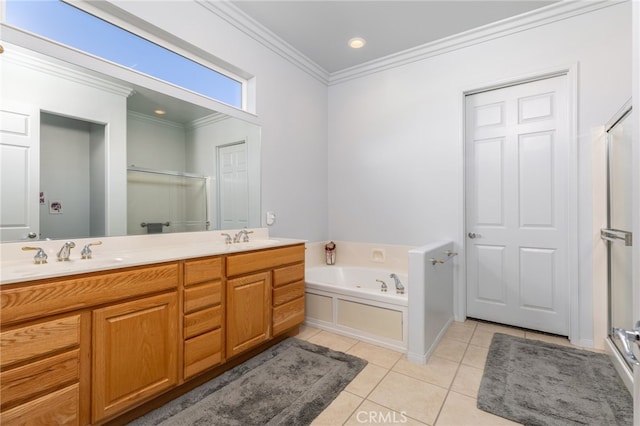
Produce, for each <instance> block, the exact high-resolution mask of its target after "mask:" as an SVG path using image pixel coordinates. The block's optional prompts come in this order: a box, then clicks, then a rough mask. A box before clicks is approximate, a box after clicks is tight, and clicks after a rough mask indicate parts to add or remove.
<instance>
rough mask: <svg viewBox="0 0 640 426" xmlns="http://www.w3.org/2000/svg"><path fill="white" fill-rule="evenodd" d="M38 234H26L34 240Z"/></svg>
mask: <svg viewBox="0 0 640 426" xmlns="http://www.w3.org/2000/svg"><path fill="white" fill-rule="evenodd" d="M37 236H38V234H36V233H35V232H29V234H27V237H29V238H31V239H34V238H35V237H37Z"/></svg>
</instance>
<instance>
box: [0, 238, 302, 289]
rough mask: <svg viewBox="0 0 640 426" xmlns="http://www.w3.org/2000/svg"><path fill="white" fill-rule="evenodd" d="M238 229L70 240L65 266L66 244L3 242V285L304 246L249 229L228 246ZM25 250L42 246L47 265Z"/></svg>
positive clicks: (0, 268) (0, 272)
mask: <svg viewBox="0 0 640 426" xmlns="http://www.w3.org/2000/svg"><path fill="white" fill-rule="evenodd" d="M238 231H239V230H224V231H205V232H188V233H180V234H153V235H136V236H126V237H102V238H78V239H70V240H69V241H73V242H74V243H75V245H76V246H75V248H73V249H71V256H70V257H69V259H70V260H69V261H65V262H59V261H58V260H57V259H56V254H57V253H58V250H60V248H61V247H62V245H63V244H64V242H65V241H66V240H56V241H24V242H16V243H3V244H0V285H2V284H11V283H19V282H24V281H32V280H39V279H44V278H54V277H62V276H67V275H75V274H83V273H88V272H95V271H107V270H112V269H119V268H126V267H129V266H140V265H148V264H153V263H161V262H170V261H177V260H183V259H189V258H196V257H203V256H214V255H221V254H231V253H239V252H244V251H251V250H259V249H265V248H272V247H282V246H288V245H292V244H301V243H304V242H305V241H304V240H297V239H290V238H270V237H269V232H268V229H266V228H255V229H249V231H253V232H252V233H251V234H250V235H249V242H248V243H234V244H225V238H224V236H222V235H221V233H222V232H226V233H228V234H230V235H231V236H232V237H233V236H234V235H235V234H236V233H237V232H238ZM97 241H101V242H102V244H101V245H96V246H92V247H91V250H92V252H93V256H92V258H91V259H81V256H80V252H81V251H82V248H83V247H84V246H85V244H89V243H93V242H97ZM25 246H30V247H41V248H42V249H43V250H44V251H45V252H46V253H47V255H48V261H47V263H45V264H41V265H37V264H35V263H34V261H33V256H34V255H35V254H36V251H23V250H22V247H25Z"/></svg>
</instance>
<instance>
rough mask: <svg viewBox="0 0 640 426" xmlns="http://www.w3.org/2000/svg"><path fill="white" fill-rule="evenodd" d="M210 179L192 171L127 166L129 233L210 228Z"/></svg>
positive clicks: (188, 230) (191, 230) (155, 232)
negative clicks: (183, 171) (191, 172)
mask: <svg viewBox="0 0 640 426" xmlns="http://www.w3.org/2000/svg"><path fill="white" fill-rule="evenodd" d="M209 181H210V179H209V177H208V176H199V175H195V174H190V173H182V172H171V171H159V170H153V169H144V168H139V167H135V168H134V167H132V168H129V169H127V234H128V235H138V234H157V233H174V232H193V231H206V230H208V229H209V224H210V222H209V213H208V212H209V201H208V194H209Z"/></svg>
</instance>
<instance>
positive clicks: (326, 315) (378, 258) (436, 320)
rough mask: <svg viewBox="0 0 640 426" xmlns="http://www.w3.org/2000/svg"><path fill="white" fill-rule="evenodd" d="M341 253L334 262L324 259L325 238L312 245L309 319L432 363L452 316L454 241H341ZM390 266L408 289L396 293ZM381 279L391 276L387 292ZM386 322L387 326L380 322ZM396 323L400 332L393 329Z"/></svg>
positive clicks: (416, 360) (338, 251)
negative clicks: (408, 243)
mask: <svg viewBox="0 0 640 426" xmlns="http://www.w3.org/2000/svg"><path fill="white" fill-rule="evenodd" d="M336 259H337V260H336V264H335V265H334V266H326V265H324V243H312V244H307V252H306V265H307V276H306V279H305V280H306V296H307V301H306V303H307V313H306V322H307V323H308V324H310V325H313V326H316V327H319V328H323V329H326V330H330V331H333V332H335V333H338V334H343V335H347V336H352V337H356V338H358V339H361V340H363V341H368V342H371V343H375V344H378V345H380V346H385V347H389V348H392V349H395V350H400V351H402V352H406V353H407V359H408V360H409V361H411V362H414V363H418V364H425V363H426V362H427V360H428V359H429V357H430V355H431V353H432V352H433V350H434V348H435V347H436V345H437V343H438V342H439V341H440V339H441V338H442V336H443V335H444V333H445V332H446V330H447V328H448V327H449V324H451V322H452V321H453V272H454V267H455V264H456V259H457V257H456V256H455V251H454V246H453V243H452V242H451V241H442V242H435V243H431V244H427V245H424V246H421V247H408V246H395V245H385V244H372V243H351V242H344V241H338V242H336ZM391 273H396V274H398V275H399V276H400V277H401V278H400V280H401V282H402V284H403V285H404V287H405V289H406V290H405V292H406V293H405V294H404V295H400V294H396V291H395V285H394V280H393V278H391V277H390V275H391ZM378 279H379V280H381V281H385V283H386V286H387V292H386V293H384V292H381V291H380V287H381V283H380V282H378V281H376V280H378ZM365 282H366V285H365ZM366 287H369V288H366ZM343 318H347V319H343ZM400 321H401V322H402V323H401V324H402V325H401V326H398V324H399V322H400ZM381 322H382V323H384V325H385V326H384V327H379V326H378V325H377V324H380V323H381ZM394 327H395V330H399V329H401V330H402V334H401V336H400V335H399V334H398V333H397V332H396V333H395V334H392V333H391V334H390V333H389V330H387V328H391V329H394Z"/></svg>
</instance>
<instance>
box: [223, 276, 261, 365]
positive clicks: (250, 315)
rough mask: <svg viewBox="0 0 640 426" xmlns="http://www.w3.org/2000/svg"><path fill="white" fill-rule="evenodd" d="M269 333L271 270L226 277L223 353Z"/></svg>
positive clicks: (235, 351) (237, 350) (238, 350)
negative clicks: (224, 341)
mask: <svg viewBox="0 0 640 426" xmlns="http://www.w3.org/2000/svg"><path fill="white" fill-rule="evenodd" d="M270 337H271V272H270V271H267V272H262V273H258V274H252V275H248V276H245V277H240V278H234V279H231V280H228V281H227V357H232V356H234V355H236V354H239V353H241V352H243V351H245V350H247V349H250V348H252V347H253V346H256V345H258V344H260V343H262V342H264V341H266V340H269V338H270Z"/></svg>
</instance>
